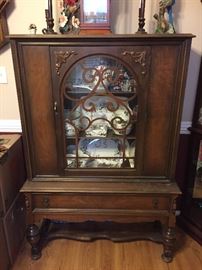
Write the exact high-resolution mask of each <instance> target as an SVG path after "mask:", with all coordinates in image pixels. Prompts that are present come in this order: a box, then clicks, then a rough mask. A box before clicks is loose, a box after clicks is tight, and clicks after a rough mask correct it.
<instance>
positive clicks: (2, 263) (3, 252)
mask: <svg viewBox="0 0 202 270" xmlns="http://www.w3.org/2000/svg"><path fill="white" fill-rule="evenodd" d="M9 265H10V261H9V255H8V250H7V244H6V238H5V234H4V228H3V222H2V220H1V219H0V269H1V270H8V269H9Z"/></svg>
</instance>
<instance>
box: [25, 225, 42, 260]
mask: <svg viewBox="0 0 202 270" xmlns="http://www.w3.org/2000/svg"><path fill="white" fill-rule="evenodd" d="M26 237H27V241H28V242H29V243H30V245H31V256H32V259H33V260H38V259H39V258H40V257H41V247H40V231H39V227H38V226H37V225H35V224H31V225H28V227H27V230H26Z"/></svg>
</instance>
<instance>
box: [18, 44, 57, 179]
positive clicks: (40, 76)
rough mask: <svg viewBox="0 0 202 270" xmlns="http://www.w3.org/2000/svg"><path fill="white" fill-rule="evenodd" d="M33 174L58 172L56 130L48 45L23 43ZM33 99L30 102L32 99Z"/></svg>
mask: <svg viewBox="0 0 202 270" xmlns="http://www.w3.org/2000/svg"><path fill="white" fill-rule="evenodd" d="M23 59H24V72H25V73H26V94H27V100H25V102H27V104H26V107H27V106H29V110H30V115H28V117H29V119H28V124H29V125H30V126H31V128H30V129H29V130H31V133H30V134H29V138H30V147H31V149H32V164H33V173H34V174H35V175H42V174H43V175H44V174H57V150H56V137H55V136H56V133H55V122H54V112H53V100H52V85H51V74H50V62H49V48H48V46H23ZM28 101H29V102H28Z"/></svg>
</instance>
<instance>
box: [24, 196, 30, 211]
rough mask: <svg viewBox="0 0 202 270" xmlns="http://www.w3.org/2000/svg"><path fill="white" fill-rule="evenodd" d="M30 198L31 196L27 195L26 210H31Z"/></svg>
mask: <svg viewBox="0 0 202 270" xmlns="http://www.w3.org/2000/svg"><path fill="white" fill-rule="evenodd" d="M30 205H31V203H30V198H29V196H27V195H25V206H26V210H29V209H30Z"/></svg>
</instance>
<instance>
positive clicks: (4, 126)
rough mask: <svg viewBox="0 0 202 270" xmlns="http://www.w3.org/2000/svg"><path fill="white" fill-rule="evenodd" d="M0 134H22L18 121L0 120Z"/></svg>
mask: <svg viewBox="0 0 202 270" xmlns="http://www.w3.org/2000/svg"><path fill="white" fill-rule="evenodd" d="M0 132H17V133H18V132H22V127H21V122H20V120H0Z"/></svg>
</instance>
